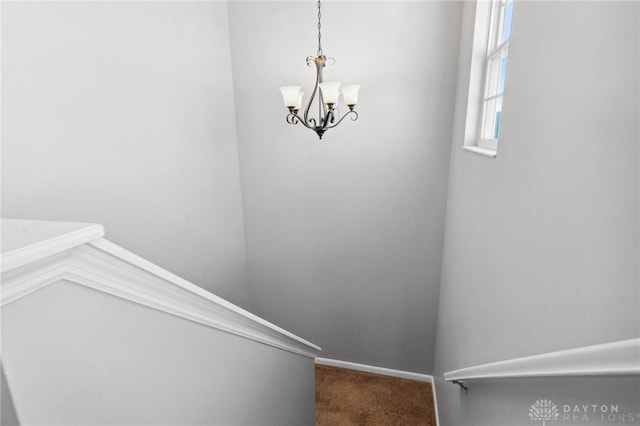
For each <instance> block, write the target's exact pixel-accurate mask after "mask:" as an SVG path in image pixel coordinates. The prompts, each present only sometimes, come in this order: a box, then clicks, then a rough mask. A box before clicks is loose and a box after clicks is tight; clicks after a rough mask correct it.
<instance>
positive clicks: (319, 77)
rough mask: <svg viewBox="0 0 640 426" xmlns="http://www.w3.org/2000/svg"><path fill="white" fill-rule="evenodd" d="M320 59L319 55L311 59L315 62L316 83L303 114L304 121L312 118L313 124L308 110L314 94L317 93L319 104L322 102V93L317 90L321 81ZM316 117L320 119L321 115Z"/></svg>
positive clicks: (307, 121)
mask: <svg viewBox="0 0 640 426" xmlns="http://www.w3.org/2000/svg"><path fill="white" fill-rule="evenodd" d="M308 61H309V59H308V58H307V63H308ZM320 61H321V57H320V56H318V57H317V58H314V59H313V62H314V63H315V64H316V84H315V86H313V92H311V96H310V97H309V102H307V106H306V107H305V109H304V115H303V117H304V122H305V123H310V122H311V120H313V121H314V125H315V120H314V119H310V118H309V110H310V109H311V104H312V103H313V100H314V99H315V97H316V94H317V95H319V97H320V104H322V94H320V93H319V90H320V83H322V67H323V66H324V64H323V63H321V62H320ZM319 115H322V114H319ZM318 118H319V119H321V117H318Z"/></svg>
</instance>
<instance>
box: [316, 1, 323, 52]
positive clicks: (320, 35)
mask: <svg viewBox="0 0 640 426" xmlns="http://www.w3.org/2000/svg"><path fill="white" fill-rule="evenodd" d="M320 18H322V13H321V12H320V0H318V54H317V55H318V56H322V33H321V32H320V29H321V28H322V25H321V24H320Z"/></svg>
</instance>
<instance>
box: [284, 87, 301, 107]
mask: <svg viewBox="0 0 640 426" xmlns="http://www.w3.org/2000/svg"><path fill="white" fill-rule="evenodd" d="M301 89H302V87H300V86H284V87H281V88H280V92H281V93H282V100H283V101H284V106H286V107H287V108H295V106H296V104H297V103H298V98H299V95H300V90H301Z"/></svg>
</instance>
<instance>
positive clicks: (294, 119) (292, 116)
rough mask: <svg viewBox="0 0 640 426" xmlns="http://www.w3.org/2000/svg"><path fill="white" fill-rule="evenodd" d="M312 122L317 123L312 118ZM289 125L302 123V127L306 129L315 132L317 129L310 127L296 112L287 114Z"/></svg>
mask: <svg viewBox="0 0 640 426" xmlns="http://www.w3.org/2000/svg"><path fill="white" fill-rule="evenodd" d="M311 120H313V121H314V122H315V120H314V119H313V118H312V119H311ZM287 123H289V124H298V123H302V125H303V126H304V127H306V128H307V129H311V130H314V129H315V127H313V126H309V125H308V124H307V123H305V122H304V120H303V119H302V117H300V116H299V115H298V114H297V113H295V112H290V113H289V114H287Z"/></svg>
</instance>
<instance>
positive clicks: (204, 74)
mask: <svg viewBox="0 0 640 426" xmlns="http://www.w3.org/2000/svg"><path fill="white" fill-rule="evenodd" d="M230 60H231V58H230V52H229V32H228V22H227V4H226V3H225V2H211V3H202V2H194V3H170V2H169V3H167V2H146V3H129V2H127V3H124V2H103V3H99V2H92V3H80V2H66V3H58V2H47V3H28V4H26V3H11V2H3V4H2V88H3V93H2V124H3V125H2V142H3V146H2V201H3V202H2V216H3V217H15V218H23V219H47V220H66V221H80V222H96V223H100V224H103V225H105V228H106V230H107V235H108V238H109V239H110V240H112V241H114V242H115V243H117V244H120V245H122V246H124V247H126V248H127V249H129V250H131V251H133V252H135V253H137V254H139V255H141V256H143V257H145V258H147V259H149V260H150V261H152V262H154V263H157V264H159V265H161V266H163V267H165V268H167V269H169V270H170V271H172V272H174V273H176V274H178V275H180V276H182V277H184V278H186V279H188V280H190V281H192V282H194V283H196V284H199V285H200V286H202V287H204V288H206V289H207V290H210V291H212V292H213V293H216V294H218V295H219V296H222V297H224V298H226V299H228V300H230V301H232V302H235V303H238V304H240V305H243V306H246V305H247V292H248V291H247V277H246V262H245V248H244V235H243V224H242V208H241V197H240V184H239V178H238V158H237V146H236V136H235V126H234V107H233V102H234V100H233V86H232V79H231V67H230Z"/></svg>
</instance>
